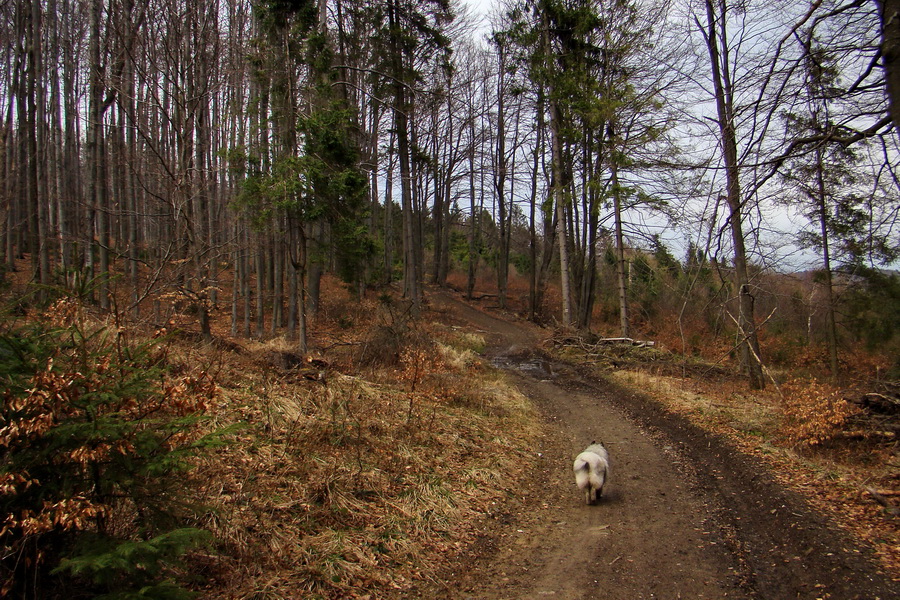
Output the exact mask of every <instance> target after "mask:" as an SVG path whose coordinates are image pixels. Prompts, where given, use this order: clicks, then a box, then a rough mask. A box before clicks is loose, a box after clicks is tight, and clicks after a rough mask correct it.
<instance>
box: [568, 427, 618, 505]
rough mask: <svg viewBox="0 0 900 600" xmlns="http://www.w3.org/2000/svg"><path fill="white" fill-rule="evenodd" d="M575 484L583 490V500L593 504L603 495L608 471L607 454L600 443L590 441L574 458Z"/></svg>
mask: <svg viewBox="0 0 900 600" xmlns="http://www.w3.org/2000/svg"><path fill="white" fill-rule="evenodd" d="M573 468H574V469H575V484H576V485H577V486H578V488H579V489H582V490H584V492H585V500H586V502H587V503H588V504H593V503H594V502H596V501H597V499H598V498H600V497H601V496H602V495H603V484H604V483H606V477H607V473H608V471H609V454H608V453H607V452H606V448H605V447H604V446H603V444H602V443H599V444H598V443H597V442H591V445H590V446H588V447H587V448H585V449H584V452H582V453H581V454H579V455H578V456H577V457H576V458H575V465H574V467H573Z"/></svg>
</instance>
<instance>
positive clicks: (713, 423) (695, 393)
mask: <svg viewBox="0 0 900 600" xmlns="http://www.w3.org/2000/svg"><path fill="white" fill-rule="evenodd" d="M604 376H605V377H607V378H608V379H610V380H612V381H614V382H615V383H617V384H619V385H621V386H623V387H625V388H628V389H632V390H634V391H635V392H637V393H643V394H647V393H649V394H651V395H652V396H653V398H654V399H655V400H657V401H659V402H662V403H663V404H665V405H666V406H667V407H668V408H669V409H671V410H673V411H675V412H677V413H679V414H682V415H684V416H686V417H687V418H688V419H690V420H691V421H692V422H693V423H695V424H697V425H699V426H701V427H703V428H705V429H707V430H711V431H715V432H716V433H718V434H720V435H723V436H726V437H728V438H729V439H730V440H732V441H733V443H734V444H735V445H736V446H738V447H739V448H740V449H741V450H743V451H744V452H748V453H751V454H754V455H756V456H759V457H760V458H762V459H763V460H765V461H766V462H767V463H768V464H769V465H770V466H771V467H772V472H773V474H774V475H775V476H776V477H777V478H778V479H779V480H780V481H781V482H782V483H783V484H784V485H785V486H788V487H792V488H794V489H796V490H798V491H800V492H802V493H803V494H804V496H805V497H806V498H807V499H808V500H809V501H810V502H811V503H812V504H813V505H815V506H816V507H818V508H819V509H820V510H822V511H823V512H826V513H828V514H831V515H832V516H833V517H834V522H835V523H838V524H841V525H842V526H843V527H845V528H846V529H848V530H849V531H850V533H851V534H852V535H854V536H856V537H858V538H860V539H863V540H866V541H867V542H868V543H870V544H871V545H872V547H873V548H874V549H875V551H876V553H877V554H878V556H879V557H880V559H881V561H882V563H883V565H884V567H885V569H886V570H887V571H888V572H889V573H891V574H892V575H893V577H895V578H898V579H900V527H898V523H897V517H896V516H894V514H893V511H891V510H889V509H885V507H883V506H881V505H880V504H878V503H876V502H875V501H874V500H873V498H872V496H871V493H870V491H869V490H872V489H877V490H888V491H889V492H891V493H895V492H896V491H897V490H898V487H900V475H898V466H900V465H898V462H897V456H896V453H895V451H894V449H893V448H891V447H887V446H879V445H853V444H847V443H831V444H821V443H818V442H817V443H816V444H810V443H808V442H802V443H801V442H798V441H797V438H796V437H795V436H794V435H791V436H790V437H788V436H787V435H786V434H785V432H786V431H792V430H793V428H792V427H788V426H786V423H785V420H786V419H785V415H786V414H787V418H788V419H792V418H793V416H792V415H793V413H792V412H791V411H785V406H784V402H785V401H784V400H783V399H782V398H781V396H780V395H779V393H778V392H777V391H776V390H773V389H770V390H767V391H765V392H752V393H751V392H749V391H747V390H745V389H740V390H737V389H736V386H732V385H720V384H716V383H714V382H712V383H705V384H703V383H700V382H698V381H697V380H689V379H680V378H676V377H667V376H662V375H653V374H649V373H646V372H641V371H609V372H604ZM809 418H810V417H809V416H808V415H807V421H809ZM817 430H818V429H817ZM816 439H819V438H816Z"/></svg>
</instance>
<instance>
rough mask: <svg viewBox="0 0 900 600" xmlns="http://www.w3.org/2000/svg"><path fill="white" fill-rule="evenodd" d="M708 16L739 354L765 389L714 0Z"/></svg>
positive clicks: (750, 374) (752, 384)
mask: <svg viewBox="0 0 900 600" xmlns="http://www.w3.org/2000/svg"><path fill="white" fill-rule="evenodd" d="M706 16H707V23H708V26H709V30H708V36H707V38H706V43H707V49H708V50H709V57H710V63H711V66H712V76H713V87H714V91H715V96H716V111H717V116H718V118H717V122H718V126H719V133H720V135H721V139H722V149H723V158H724V162H725V175H726V186H727V193H726V195H725V200H726V202H727V204H728V208H729V213H730V214H729V217H730V218H729V221H730V224H731V240H732V243H733V246H734V248H733V250H734V282H735V288H736V289H737V293H738V318H737V321H738V330H739V331H738V334H739V335H740V336H741V341H740V355H741V364H742V366H743V367H744V368H745V369H747V372H748V377H749V382H750V387H751V388H753V389H762V388H763V387H765V380H764V379H763V373H762V364H761V362H760V352H759V340H758V337H757V333H756V322H755V317H754V307H753V303H754V298H753V295H752V294H751V293H750V280H749V275H748V270H747V253H746V249H745V247H744V232H743V229H742V228H743V206H742V201H741V188H740V176H739V173H738V169H739V165H738V158H737V139H736V133H735V127H734V112H733V107H732V92H731V85H730V79H728V77H729V73H728V71H727V70H724V69H722V67H721V65H722V63H721V62H720V61H721V58H720V55H719V50H718V44H717V43H716V39H717V37H718V35H719V32H718V31H717V29H716V16H715V12H714V8H713V0H706ZM719 25H720V27H721V35H722V36H724V35H725V22H724V16H723V18H722V20H721V21H720V23H719Z"/></svg>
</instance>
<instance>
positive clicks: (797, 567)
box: [432, 295, 900, 600]
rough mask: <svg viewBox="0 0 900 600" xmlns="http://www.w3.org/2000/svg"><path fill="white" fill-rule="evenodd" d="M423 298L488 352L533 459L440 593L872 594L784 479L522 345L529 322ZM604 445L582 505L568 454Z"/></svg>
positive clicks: (851, 554)
mask: <svg viewBox="0 0 900 600" xmlns="http://www.w3.org/2000/svg"><path fill="white" fill-rule="evenodd" d="M432 302H433V303H434V305H435V307H436V308H437V309H438V310H440V311H445V313H446V314H448V315H452V316H453V318H456V319H460V320H461V322H466V323H468V325H469V326H471V327H474V328H475V329H477V330H479V331H480V332H481V333H482V334H483V335H485V336H486V338H487V339H488V343H489V349H488V351H487V354H488V357H489V358H491V360H492V362H493V363H494V364H495V365H497V366H499V367H501V368H504V369H506V370H507V371H508V372H509V373H510V374H511V376H512V378H513V380H514V381H515V382H516V384H517V386H518V387H519V389H520V390H521V391H522V392H523V393H524V394H525V395H527V396H528V397H529V398H530V399H531V400H532V401H533V402H534V403H535V404H536V405H537V406H538V407H539V408H540V410H541V413H542V416H543V418H544V420H545V423H546V426H545V435H544V438H543V440H542V444H541V447H537V448H534V452H535V453H536V454H537V455H538V456H540V459H539V466H538V468H537V469H536V470H535V472H534V473H533V474H531V477H530V482H529V484H528V485H527V486H526V488H525V489H522V494H521V496H520V498H518V499H517V500H515V501H513V502H511V503H510V506H509V507H506V511H502V510H501V513H500V514H498V515H497V518H496V519H495V520H494V521H493V522H492V526H491V527H490V529H489V530H487V531H485V532H484V533H483V534H482V535H481V536H480V538H479V539H478V541H477V542H476V543H475V544H474V546H473V548H472V549H471V551H470V554H469V556H468V557H467V558H466V559H465V560H464V564H460V565H458V568H457V569H456V570H455V573H452V574H449V575H448V577H447V578H446V579H445V581H444V584H443V586H442V591H441V592H440V594H437V592H436V593H435V597H436V596H437V595H440V596H442V597H446V598H453V599H483V600H500V599H504V600H506V599H509V600H526V599H535V598H558V599H565V600H575V599H585V600H587V599H595V598H596V599H600V598H603V599H611V600H618V599H622V600H624V599H629V600H635V599H644V598H662V599H670V598H671V599H676V598H685V599H688V598H766V599H772V600H781V599H788V598H810V599H815V598H823V599H824V598H831V599H852V598H859V599H876V598H882V599H888V598H896V597H900V586H898V585H897V583H896V582H894V581H891V579H890V578H888V577H887V576H885V575H884V574H882V573H881V572H880V571H879V570H878V568H877V565H876V564H875V562H874V559H873V556H872V553H871V551H870V550H868V549H867V548H864V547H862V546H860V545H859V544H857V543H856V542H854V541H853V540H851V539H849V537H848V536H847V535H846V534H845V533H844V532H843V531H842V530H840V529H839V528H837V527H836V526H835V525H834V524H833V523H830V522H829V521H828V520H827V519H826V518H824V517H823V516H821V515H819V514H817V513H816V512H814V511H813V510H811V509H810V508H809V506H808V505H807V504H806V503H805V502H804V500H803V499H802V497H800V496H799V495H798V494H796V493H794V492H793V491H791V490H788V489H785V488H784V486H782V485H780V484H779V483H777V482H776V481H775V479H774V478H773V477H772V476H771V475H769V474H768V472H767V471H766V469H765V467H764V465H763V464H762V463H761V462H760V461H759V460H757V459H756V458H755V457H752V456H748V455H744V454H742V453H740V452H738V451H737V450H735V449H734V448H733V447H731V446H730V445H729V444H728V443H727V442H725V441H724V440H722V439H720V438H718V437H716V436H715V435H712V434H710V433H707V432H705V431H703V430H701V429H699V428H698V427H696V426H694V425H692V424H690V423H689V422H687V421H686V420H685V419H683V418H681V417H679V416H677V415H674V414H672V413H669V412H668V411H666V410H665V409H664V408H663V407H662V406H661V405H660V404H658V403H656V402H654V401H653V399H652V398H650V397H648V396H643V395H638V394H635V393H633V392H628V391H624V390H621V389H618V388H616V387H615V386H613V385H611V384H610V383H608V382H605V381H603V380H599V379H596V378H595V377H593V376H591V375H590V374H588V373H587V372H586V371H582V370H580V369H579V368H578V367H577V366H573V365H567V364H561V363H555V362H551V361H549V360H547V359H546V358H545V357H544V355H543V354H542V353H541V352H540V351H538V350H536V349H535V345H536V344H537V343H538V341H539V333H538V330H537V329H534V328H532V327H531V326H529V325H527V324H522V323H516V322H511V321H507V320H504V319H500V318H497V317H494V316H491V315H488V314H486V313H484V312H481V311H479V310H477V309H474V308H472V307H470V306H468V305H466V304H464V303H462V302H460V301H458V300H456V299H454V298H451V297H449V296H447V295H439V296H436V297H434V298H433V299H432ZM592 440H597V441H603V442H604V443H605V444H606V446H607V448H608V449H609V453H610V462H611V469H610V477H609V481H608V483H607V486H606V487H605V488H604V497H603V499H602V500H601V501H600V502H599V503H598V504H597V505H595V506H587V505H586V504H585V503H584V495H583V494H582V493H581V492H580V491H579V490H577V488H575V485H574V478H573V475H572V459H573V458H574V456H575V455H576V454H577V453H578V452H580V451H581V450H582V449H583V448H584V447H585V446H586V445H588V444H589V443H590V442H591V441H592Z"/></svg>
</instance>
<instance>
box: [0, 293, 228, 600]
mask: <svg viewBox="0 0 900 600" xmlns="http://www.w3.org/2000/svg"><path fill="white" fill-rule="evenodd" d="M85 323H86V319H85V318H84V317H83V315H82V313H81V311H80V308H79V306H78V305H77V304H76V303H75V302H73V301H71V300H61V301H59V302H58V303H57V304H55V305H54V306H53V307H52V308H51V310H49V311H48V312H47V313H46V314H45V315H43V316H41V317H40V318H37V319H34V320H31V321H30V322H27V323H19V322H15V321H12V320H10V319H8V318H6V319H0V386H2V388H3V389H4V390H5V391H4V392H3V395H2V406H0V465H2V466H0V507H2V512H0V514H2V515H5V517H2V518H3V521H2V522H0V545H2V551H3V556H2V558H0V596H2V595H5V594H12V595H14V596H15V597H19V598H29V597H54V596H60V595H62V593H63V592H65V593H66V594H67V595H71V592H72V590H79V589H80V590H83V591H84V593H86V594H94V595H102V597H108V598H125V597H136V595H140V597H147V598H176V597H183V596H184V594H185V591H184V590H183V589H181V588H180V587H179V586H178V585H177V584H176V582H175V570H174V569H173V568H171V565H173V564H174V559H176V558H177V557H178V556H179V555H182V554H184V552H185V551H187V550H188V549H189V548H190V547H191V546H193V545H194V544H197V543H198V542H200V541H202V540H204V539H205V538H207V537H208V535H209V534H208V532H204V531H201V530H199V529H193V528H189V527H184V525H185V524H186V522H187V521H186V519H187V518H188V517H190V514H191V510H190V507H189V506H188V505H187V504H186V503H185V502H184V500H183V498H184V495H183V493H182V492H183V491H184V485H185V482H184V478H183V474H184V473H185V472H186V471H188V470H189V468H190V462H189V459H190V458H191V457H192V456H193V455H194V454H196V453H197V452H198V451H199V450H200V449H201V448H203V447H206V446H208V445H210V444H212V443H214V442H215V441H216V440H218V439H220V436H217V435H207V436H202V435H200V433H199V432H198V428H197V424H198V421H199V420H200V419H201V415H202V413H203V412H204V410H205V409H206V406H207V404H208V402H210V401H211V400H212V399H213V398H214V396H215V394H216V386H215V383H214V382H213V380H212V378H211V377H210V376H209V375H207V374H205V373H200V374H199V375H196V376H194V375H190V376H183V377H181V378H180V379H177V380H172V379H171V378H167V377H166V376H165V369H164V359H165V351H164V346H162V345H160V344H159V340H151V342H149V343H147V344H143V345H141V344H136V343H133V342H129V341H128V340H127V337H126V335H125V334H124V333H123V331H122V330H120V329H119V328H113V327H100V326H97V327H94V328H90V327H88V326H87V325H86V324H85Z"/></svg>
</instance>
